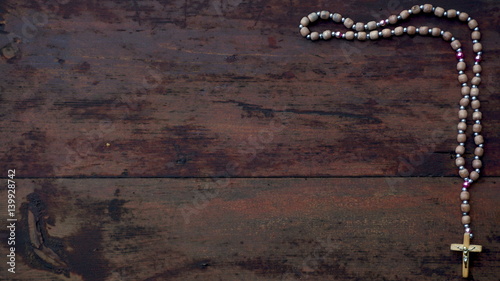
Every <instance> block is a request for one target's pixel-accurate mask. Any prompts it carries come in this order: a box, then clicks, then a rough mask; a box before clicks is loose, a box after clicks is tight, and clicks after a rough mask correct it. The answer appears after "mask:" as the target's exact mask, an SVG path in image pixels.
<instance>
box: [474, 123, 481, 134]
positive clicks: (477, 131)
mask: <svg viewBox="0 0 500 281" xmlns="http://www.w3.org/2000/svg"><path fill="white" fill-rule="evenodd" d="M482 130H483V125H481V124H474V125H473V126H472V131H473V132H474V133H481V131H482Z"/></svg>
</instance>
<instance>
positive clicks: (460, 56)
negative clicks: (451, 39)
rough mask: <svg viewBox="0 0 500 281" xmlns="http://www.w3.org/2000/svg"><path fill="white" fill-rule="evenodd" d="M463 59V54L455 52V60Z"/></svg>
mask: <svg viewBox="0 0 500 281" xmlns="http://www.w3.org/2000/svg"><path fill="white" fill-rule="evenodd" d="M463 58H464V53H462V52H457V59H458V60H459V59H463Z"/></svg>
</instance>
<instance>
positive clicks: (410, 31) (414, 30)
mask: <svg viewBox="0 0 500 281" xmlns="http://www.w3.org/2000/svg"><path fill="white" fill-rule="evenodd" d="M406 33H408V35H415V33H417V28H416V27H414V26H413V25H410V26H408V27H406Z"/></svg>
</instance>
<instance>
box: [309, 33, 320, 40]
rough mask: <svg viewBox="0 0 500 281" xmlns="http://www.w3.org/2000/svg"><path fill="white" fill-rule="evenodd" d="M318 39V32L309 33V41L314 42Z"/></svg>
mask: <svg viewBox="0 0 500 281" xmlns="http://www.w3.org/2000/svg"><path fill="white" fill-rule="evenodd" d="M318 39H319V32H316V31H315V32H311V40H313V41H316V40H318Z"/></svg>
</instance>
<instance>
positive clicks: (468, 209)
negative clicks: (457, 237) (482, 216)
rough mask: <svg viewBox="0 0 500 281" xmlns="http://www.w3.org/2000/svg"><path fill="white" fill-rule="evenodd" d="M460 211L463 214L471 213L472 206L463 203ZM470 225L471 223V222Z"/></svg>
mask: <svg viewBox="0 0 500 281" xmlns="http://www.w3.org/2000/svg"><path fill="white" fill-rule="evenodd" d="M460 210H461V211H462V212H466V213H468V212H470V205H469V203H462V204H461V205H460ZM468 223H470V221H469V222H468Z"/></svg>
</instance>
